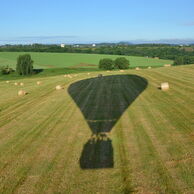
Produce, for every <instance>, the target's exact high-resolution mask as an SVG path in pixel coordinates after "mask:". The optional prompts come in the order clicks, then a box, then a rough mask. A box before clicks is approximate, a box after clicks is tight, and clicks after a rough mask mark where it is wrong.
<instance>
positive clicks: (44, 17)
mask: <svg viewBox="0 0 194 194" xmlns="http://www.w3.org/2000/svg"><path fill="white" fill-rule="evenodd" d="M193 10H194V0H0V42H1V43H12V42H13V43H30V42H32V43H33V42H40V43H42V42H43V43H44V42H48V43H53V42H59V43H60V42H66V43H68V42H69V43H70V42H90V41H94V42H101V41H128V40H136V39H146V40H156V39H176V38H177V39H187V38H188V39H189V38H192V39H193V38H194V11H193Z"/></svg>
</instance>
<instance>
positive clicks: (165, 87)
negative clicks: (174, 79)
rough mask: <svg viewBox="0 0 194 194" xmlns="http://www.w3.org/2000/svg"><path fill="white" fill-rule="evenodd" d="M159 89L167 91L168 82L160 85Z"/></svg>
mask: <svg viewBox="0 0 194 194" xmlns="http://www.w3.org/2000/svg"><path fill="white" fill-rule="evenodd" d="M160 89H161V90H162V91H167V90H169V89H170V87H169V83H168V82H164V83H161V85H160Z"/></svg>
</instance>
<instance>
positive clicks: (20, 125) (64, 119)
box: [0, 65, 194, 193]
mask: <svg viewBox="0 0 194 194" xmlns="http://www.w3.org/2000/svg"><path fill="white" fill-rule="evenodd" d="M127 73H129V74H136V75H139V76H141V77H144V78H145V79H147V80H148V82H149V84H148V87H147V88H146V90H144V91H143V93H142V94H141V95H140V96H139V97H138V98H137V99H136V100H135V101H134V102H133V103H132V104H131V106H130V107H129V108H128V109H127V110H126V111H125V112H124V113H123V115H122V117H121V118H120V119H119V120H118V122H117V123H116V125H115V126H114V127H113V129H112V131H111V134H110V137H111V139H112V144H113V148H114V168H110V169H98V170H92V169H91V170H82V169H80V166H79V158H80V155H81V153H82V149H83V146H84V144H85V143H86V142H87V141H88V138H90V135H91V131H90V128H89V126H88V125H87V122H86V121H85V119H84V117H83V115H82V113H81V111H80V109H79V108H78V107H77V105H76V104H75V102H74V101H73V100H72V98H71V97H70V95H69V94H68V92H67V88H68V87H69V86H70V84H71V83H73V82H75V81H78V80H80V79H85V78H89V77H91V76H93V75H94V76H96V75H97V73H91V74H90V75H87V74H79V75H78V76H77V77H74V78H72V79H69V78H64V77H63V76H56V77H50V78H39V80H42V81H43V85H41V86H36V84H35V82H36V81H37V78H32V79H24V80H22V82H24V83H25V86H24V89H26V90H27V91H28V92H29V95H27V96H25V97H17V91H18V89H19V88H20V87H16V86H14V85H13V84H12V83H10V84H6V83H5V82H0V91H1V95H0V180H1V181H0V193H11V192H15V193H22V192H24V193H29V192H30V193H54V192H56V193H57V192H58V193H129V192H130V191H135V192H137V193H184V192H185V193H192V192H193V191H194V184H193V183H194V143H193V140H194V131H193V128H192V127H193V126H192V124H193V122H192V121H193V120H192V119H193V117H192V115H193V114H194V103H193V100H192V97H193V95H194V86H193V83H194V78H193V74H194V65H191V66H184V67H170V68H157V69H151V70H140V71H135V70H128V72H125V73H123V74H127ZM104 74H107V75H108V74H115V75H116V74H122V73H119V72H117V73H116V72H113V73H104ZM164 81H168V82H169V83H170V86H171V89H170V90H169V91H168V92H162V91H161V90H158V89H157V87H158V85H159V84H160V83H161V82H164ZM59 83H60V84H63V85H64V87H65V90H63V91H55V90H54V87H55V86H56V85H57V84H59ZM111 83H112V84H113V83H114V82H111ZM92 84H93V88H98V91H96V98H97V101H96V103H97V104H98V103H101V101H102V99H103V98H102V96H103V94H102V93H101V91H102V90H101V89H100V88H101V87H99V86H98V87H97V85H95V84H96V83H95V82H93V83H92ZM104 84H105V83H103V81H102V83H101V85H102V87H103V85H104ZM117 84H118V85H116V86H117V87H121V85H120V84H122V87H123V84H125V83H124V82H123V81H122V80H117ZM136 84H138V86H137V85H136ZM142 84H143V83H142V82H141V81H139V82H135V83H133V82H131V83H130V84H128V83H126V84H125V85H124V87H125V88H126V90H123V93H119V94H118V98H119V99H120V101H121V102H125V101H126V100H127V99H128V97H129V98H130V95H133V94H134V93H135V92H136V91H137V87H139V88H141V87H142ZM111 86H113V85H110V88H112V89H111V90H114V89H116V88H115V87H111ZM86 89H87V88H85V87H84V86H83V88H82V87H81V88H80V96H83V95H84V92H86ZM111 90H110V91H111ZM128 90H129V91H130V94H129V93H128ZM78 100H79V96H78ZM80 100H81V101H83V100H84V101H85V104H83V107H82V108H85V109H87V108H91V107H89V106H93V105H91V104H87V96H86V97H85V99H82V98H80ZM121 106H122V103H121ZM116 108H121V107H116ZM94 110H95V109H94ZM93 114H95V111H94V113H93Z"/></svg>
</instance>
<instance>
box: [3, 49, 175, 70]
mask: <svg viewBox="0 0 194 194" xmlns="http://www.w3.org/2000/svg"><path fill="white" fill-rule="evenodd" d="M20 54H24V53H18V52H0V66H3V65H9V66H10V67H13V68H15V66H16V60H17V57H18V56H19V55H20ZM30 54H31V56H32V59H33V60H34V67H35V68H42V69H48V68H63V67H84V66H86V67H87V65H88V66H89V67H95V66H94V65H98V63H99V60H100V59H102V58H107V57H108V58H112V59H116V58H117V57H121V56H117V55H97V54H77V53H75V54H74V53H38V52H37V53H36V52H35V53H30ZM126 58H127V59H128V60H129V61H130V64H131V67H136V66H163V65H164V64H172V63H173V62H172V61H170V60H160V59H152V58H146V57H132V56H126Z"/></svg>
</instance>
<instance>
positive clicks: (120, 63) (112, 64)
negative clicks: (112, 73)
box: [99, 57, 130, 70]
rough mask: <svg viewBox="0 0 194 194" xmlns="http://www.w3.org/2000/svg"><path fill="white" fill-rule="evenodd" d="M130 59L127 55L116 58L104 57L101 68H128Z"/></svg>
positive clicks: (100, 62)
mask: <svg viewBox="0 0 194 194" xmlns="http://www.w3.org/2000/svg"><path fill="white" fill-rule="evenodd" d="M129 65H130V63H129V60H127V59H126V58H125V57H118V58H117V59H116V60H112V59H109V58H104V59H101V60H100V61H99V69H104V70H112V69H128V68H129Z"/></svg>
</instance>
